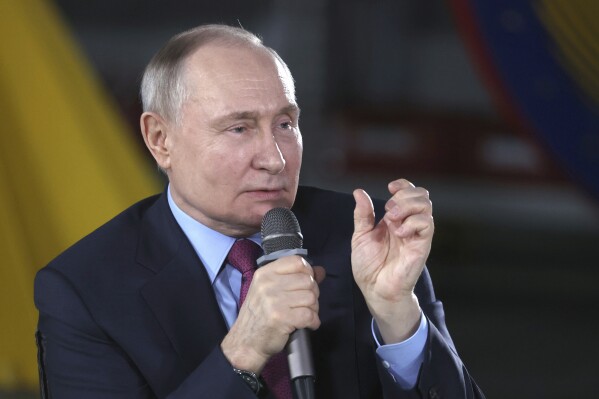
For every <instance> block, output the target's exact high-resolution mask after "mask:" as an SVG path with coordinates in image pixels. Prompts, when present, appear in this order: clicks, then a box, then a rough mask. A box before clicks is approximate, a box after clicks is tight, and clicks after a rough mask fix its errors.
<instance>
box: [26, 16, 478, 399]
mask: <svg viewBox="0 0 599 399" xmlns="http://www.w3.org/2000/svg"><path fill="white" fill-rule="evenodd" d="M142 100H143V103H144V113H143V115H142V116H141V131H142V135H143V138H144V140H145V143H146V145H147V147H148V149H149V150H150V152H151V153H152V155H153V156H154V158H155V159H156V162H157V163H158V165H159V167H160V168H161V169H162V170H163V171H164V172H165V173H166V174H167V176H168V179H169V185H168V188H167V190H166V191H165V193H163V194H162V195H160V196H155V197H151V198H148V199H146V200H143V201H141V202H140V203H138V204H136V205H134V206H133V207H131V208H130V209H128V210H126V211H125V212H123V213H122V214H121V215H119V216H117V217H116V218H115V219H113V220H112V221H110V222H108V223H107V224H106V225H104V226H102V227H101V228H100V229H98V230H97V231H95V232H94V233H92V234H91V235H89V236H88V237H86V238H84V239H83V240H81V241H80V242H79V243H77V244H75V245H74V246H73V247H72V248H70V249H68V250H67V251H65V253H63V254H62V255H61V256H59V257H58V258H57V259H55V260H54V261H52V262H51V263H50V264H49V265H48V266H47V267H46V268H44V269H43V270H42V271H40V272H39V273H38V275H37V277H36V283H35V284H36V287H35V289H36V291H35V300H36V305H37V307H38V309H39V311H40V319H39V331H38V334H37V338H38V344H39V349H40V365H41V371H42V391H43V392H44V394H46V395H48V397H54V398H155V397H158V398H255V397H256V396H262V395H263V393H264V392H265V390H267V391H266V392H267V395H271V397H274V396H277V397H291V396H289V395H290V393H289V380H288V377H286V376H287V373H288V372H287V370H285V369H284V368H285V367H286V366H284V363H281V362H280V357H281V356H282V355H281V354H280V352H281V351H282V350H283V349H284V346H285V344H286V342H287V340H288V338H289V335H290V334H291V333H292V332H293V331H294V330H296V329H302V328H308V329H310V330H313V332H312V346H313V352H314V358H315V359H314V362H315V368H316V374H317V383H316V394H317V397H319V398H378V397H382V396H384V397H388V398H403V397H406V398H409V397H451V398H462V397H463V398H474V397H482V394H481V393H480V391H479V389H478V387H477V386H476V384H475V383H474V382H473V380H472V379H471V378H470V376H469V375H468V373H467V371H466V369H465V367H464V366H463V364H462V362H461V360H460V359H459V357H458V355H457V354H456V352H455V348H454V347H453V343H452V342H451V338H450V337H449V334H448V332H447V330H446V327H445V323H444V315H443V308H442V306H441V303H440V302H438V301H436V299H435V297H434V293H433V289H432V284H431V282H430V278H429V276H428V272H427V271H426V269H425V266H424V264H425V261H426V258H427V256H428V254H429V251H430V246H431V240H432V236H433V219H432V206H431V203H430V201H429V198H428V193H427V192H426V190H424V189H422V188H416V187H414V186H413V185H412V184H411V183H409V182H408V181H406V180H403V179H400V180H396V181H393V182H391V183H390V184H389V192H390V194H391V198H390V199H389V201H387V202H386V203H385V204H381V203H378V202H377V204H376V208H377V209H376V216H378V217H379V218H380V217H381V216H382V218H381V219H380V220H379V221H376V220H375V209H374V207H373V203H372V201H371V200H370V198H369V196H368V195H367V194H366V193H365V192H364V191H362V190H356V191H355V192H354V199H355V202H354V201H353V200H351V197H349V196H346V195H342V194H336V193H332V192H328V191H324V190H319V189H314V188H305V187H300V188H299V189H298V179H299V171H300V165H301V159H302V139H301V134H300V131H299V127H298V119H299V112H300V111H299V107H298V105H297V103H296V99H295V89H294V83H293V79H292V76H291V73H290V72H289V70H288V68H287V66H286V65H285V63H284V62H283V61H282V60H281V59H280V57H279V56H278V55H277V54H276V53H275V52H274V51H273V50H272V49H269V48H267V47H265V46H264V45H263V44H262V43H261V41H260V40H259V39H258V38H256V37H255V36H254V35H252V34H251V33H249V32H247V31H244V30H242V29H239V28H232V27H227V26H220V25H207V26H202V27H199V28H196V29H192V30H190V31H188V32H185V33H182V34H181V35H178V36H176V37H174V38H173V39H171V41H169V43H167V45H166V46H165V47H164V48H163V49H161V50H160V51H159V52H158V53H157V54H156V56H155V57H154V58H153V59H152V61H151V62H150V64H149V65H148V67H147V69H146V72H145V74H144V79H143V82H142ZM273 207H288V208H290V207H293V210H294V212H295V213H296V215H297V217H298V220H299V222H300V225H301V226H302V230H303V232H304V236H305V242H304V246H305V248H307V249H308V251H309V256H310V259H311V260H312V261H313V263H314V264H315V265H318V266H314V267H311V266H310V265H309V264H308V263H307V262H306V260H304V259H303V258H301V257H297V256H289V257H284V258H281V259H279V260H276V261H274V262H271V263H269V264H267V265H266V266H263V267H261V268H260V269H258V270H257V271H255V272H253V269H252V271H251V273H253V277H252V278H251V285H249V290H248V289H247V287H248V285H247V283H249V280H247V279H246V277H245V276H246V275H245V271H242V272H243V273H244V274H243V276H244V277H243V278H242V275H241V274H242V272H240V271H238V270H236V267H237V266H236V265H234V264H235V263H236V261H234V260H232V259H233V258H234V256H232V255H231V253H233V252H234V249H233V248H236V247H238V244H239V245H246V244H247V245H249V247H248V248H250V247H253V246H254V244H251V243H250V241H248V240H247V239H248V238H249V240H251V241H254V242H258V243H259V242H260V238H259V234H258V233H259V230H260V223H261V220H262V217H263V215H264V214H265V213H266V212H267V211H268V210H270V209H271V208H273ZM352 213H353V223H352V217H351V215H352ZM253 259H255V257H254V258H253ZM325 274H326V277H325ZM244 286H245V292H243V291H244ZM240 291H241V292H240ZM283 356H284V355H283ZM277 359H278V360H277ZM275 364H276V365H278V366H276V367H275V366H273V365H275ZM282 364H283V366H281V365H282ZM273 370H275V371H273ZM273 373H274V374H273ZM260 375H262V376H263V377H264V378H265V379H266V382H263V381H262V379H261V378H260V379H258V378H257V377H258V376H260ZM272 375H276V376H275V377H272ZM256 384H258V385H256ZM263 385H266V386H267V387H264V386H263ZM268 391H270V393H268Z"/></svg>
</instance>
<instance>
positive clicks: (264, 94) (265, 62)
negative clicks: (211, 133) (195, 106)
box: [183, 45, 295, 104]
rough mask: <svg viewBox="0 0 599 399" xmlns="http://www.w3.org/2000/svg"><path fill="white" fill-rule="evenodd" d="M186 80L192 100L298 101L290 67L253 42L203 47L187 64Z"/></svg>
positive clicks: (185, 67) (184, 74)
mask: <svg viewBox="0 0 599 399" xmlns="http://www.w3.org/2000/svg"><path fill="white" fill-rule="evenodd" d="M183 82H184V84H185V86H186V89H187V92H188V93H187V94H188V98H189V99H190V100H191V101H201V100H209V101H218V100H219V99H221V98H226V99H227V100H228V101H231V100H233V99H235V98H237V99H243V98H248V97H254V98H256V99H257V100H262V101H265V100H267V99H271V100H275V99H277V98H278V97H282V98H285V99H286V100H287V101H288V102H290V103H293V104H295V88H294V83H293V78H292V77H291V74H290V73H289V70H288V69H287V68H286V67H285V66H284V65H283V64H282V62H281V61H280V60H279V59H278V58H277V57H275V56H274V55H273V54H272V53H271V52H270V51H268V50H267V49H266V48H262V47H258V46H253V45H233V46H219V45H207V46H204V47H201V48H200V49H198V50H196V51H195V52H194V53H193V54H192V55H191V56H190V57H189V58H188V59H187V60H186V62H185V64H184V65H183ZM278 100H279V101H280V100H281V98H278Z"/></svg>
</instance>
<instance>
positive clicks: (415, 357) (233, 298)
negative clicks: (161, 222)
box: [167, 186, 428, 389]
mask: <svg viewBox="0 0 599 399" xmlns="http://www.w3.org/2000/svg"><path fill="white" fill-rule="evenodd" d="M167 195H168V204H169V206H170V209H171V211H172V212H173V215H174V216H175V219H176V221H177V223H178V224H179V226H181V229H182V230H183V232H184V233H185V235H186V236H187V238H188V239H189V241H190V242H191V245H192V246H193V248H194V250H195V251H196V253H197V254H198V256H199V258H200V260H201V261H202V264H203V265H204V267H205V268H206V272H207V273H208V277H209V278H210V282H211V283H212V288H213V289H214V294H215V295H216V300H217V302H218V304H219V306H220V310H221V312H222V314H223V317H224V319H225V321H226V322H227V325H228V326H229V328H231V326H232V325H233V323H234V322H235V320H236V319H237V313H238V304H239V293H240V291H241V273H240V272H239V271H238V270H236V269H235V268H234V267H233V266H231V265H229V264H225V259H226V258H227V254H228V253H229V250H230V249H231V247H232V246H233V243H234V242H235V238H233V237H229V236H226V235H223V234H221V233H219V232H217V231H214V230H212V229H210V228H208V227H206V226H204V225H203V224H202V223H200V222H198V221H197V220H195V219H193V218H192V217H191V216H189V215H187V214H186V213H185V212H183V211H182V210H181V209H180V208H179V207H178V206H177V204H175V201H174V200H173V198H172V196H171V192H170V186H169V188H168V190H167ZM248 238H249V239H250V240H252V241H254V242H255V243H257V244H258V245H260V244H261V241H262V239H261V237H260V234H259V233H257V234H255V235H253V236H251V237H248ZM223 264H225V266H224V267H222V270H221V266H222V265H223ZM375 331H376V326H375V323H374V320H373V322H372V335H373V336H374V339H375V341H376V343H377V345H378V349H377V350H376V353H377V355H378V356H379V358H380V360H381V362H382V365H383V367H385V368H386V369H387V370H388V371H389V373H390V374H391V376H392V377H393V379H394V380H395V381H396V382H397V383H398V384H399V385H400V386H401V387H402V388H403V389H410V388H412V387H413V386H414V385H415V384H416V380H417V378H418V372H419V370H420V365H421V364H422V361H423V360H424V346H425V343H426V338H427V336H428V320H427V319H426V317H424V315H421V316H420V325H419V327H418V330H417V331H416V333H414V335H413V336H412V337H410V338H408V339H407V340H405V341H403V342H400V343H397V344H392V345H384V344H381V343H380V342H379V340H378V339H377V334H376V333H375Z"/></svg>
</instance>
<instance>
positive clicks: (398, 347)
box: [371, 312, 428, 389]
mask: <svg viewBox="0 0 599 399" xmlns="http://www.w3.org/2000/svg"><path fill="white" fill-rule="evenodd" d="M371 328H372V336H373V337H374V341H375V342H376V344H377V347H378V348H377V350H376V354H377V355H378V357H379V359H380V360H381V363H382V365H383V367H384V368H385V369H386V370H387V371H388V372H389V374H391V377H393V380H395V382H397V383H398V384H399V386H400V387H401V388H402V389H412V388H413V387H414V386H415V385H416V382H417V380H418V372H419V371H420V365H421V364H422V362H423V361H424V347H425V345H426V340H427V337H428V319H427V318H426V317H424V314H423V313H422V312H421V313H420V325H419V326H418V329H417V330H416V332H415V333H414V334H413V335H412V336H411V337H410V338H408V339H406V340H405V341H403V342H399V343H397V344H390V345H385V344H381V342H379V338H378V337H379V332H378V327H377V326H376V324H375V323H374V319H372V327H371ZM381 341H382V339H381Z"/></svg>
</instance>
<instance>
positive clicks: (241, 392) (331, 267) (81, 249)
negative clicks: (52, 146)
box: [35, 187, 481, 399]
mask: <svg viewBox="0 0 599 399" xmlns="http://www.w3.org/2000/svg"><path fill="white" fill-rule="evenodd" d="M353 207H354V201H353V199H352V198H351V196H349V195H343V194H337V193H332V192H329V191H323V190H319V189H314V188H305V187H300V190H299V192H298V196H297V200H296V203H295V205H294V209H293V210H294V212H295V214H296V216H297V218H298V220H299V222H300V225H301V226H302V231H303V233H304V237H305V242H304V247H305V248H307V249H308V253H309V258H310V259H311V260H312V261H313V263H314V264H318V265H322V266H324V267H325V268H326V271H327V278H326V279H325V281H324V282H323V283H322V284H321V287H320V292H321V295H320V318H321V322H322V324H321V327H320V328H319V329H318V330H317V331H314V332H313V333H312V346H313V352H314V362H315V368H316V373H317V385H316V387H317V397H318V398H321V399H325V398H327V399H328V398H343V399H349V398H380V397H383V396H385V397H389V398H391V397H393V398H404V397H405V398H411V397H414V398H417V397H433V398H439V397H445V398H462V397H464V398H466V397H467V398H471V397H479V396H480V395H481V394H480V393H479V391H478V388H477V387H476V385H475V384H474V382H473V381H472V380H471V378H470V376H469V374H468V372H467V371H466V369H465V368H464V366H463V364H462V362H461V360H460V358H459V357H458V355H457V353H456V351H455V348H454V346H453V343H452V341H451V338H450V337H449V334H448V332H447V329H446V327H445V321H444V313H443V308H442V305H441V303H440V302H438V301H437V300H436V299H435V296H434V293H433V287H432V284H431V281H430V277H429V274H428V271H427V270H425V271H424V272H423V274H422V277H421V278H420V280H419V282H418V284H417V287H416V293H417V295H418V298H419V300H420V304H421V307H422V309H423V310H424V312H425V314H426V316H427V317H428V319H429V321H430V325H429V330H430V333H429V338H428V343H427V346H426V356H425V362H424V364H423V366H422V368H421V371H420V376H419V380H418V384H417V387H416V388H414V389H413V390H412V391H402V390H400V389H398V388H397V386H396V385H395V384H394V383H393V381H392V378H391V377H390V375H389V374H388V373H387V372H386V371H385V370H383V369H382V367H381V368H380V369H379V366H378V365H379V363H380V362H379V361H376V354H375V350H374V343H373V339H372V334H371V331H370V323H371V316H370V315H369V313H368V310H367V307H366V304H365V302H364V299H363V297H362V295H361V293H360V291H359V289H358V288H357V286H356V285H355V283H354V281H353V277H352V273H351V266H350V240H351V235H352V232H353V216H352V212H353ZM377 207H378V208H379V210H378V214H379V215H382V214H383V212H382V210H381V209H382V206H381V204H380V203H378V204H377ZM35 303H36V306H37V308H38V309H39V313H40V315H39V325H38V333H37V338H38V347H39V355H40V356H39V357H40V371H41V389H42V393H43V394H45V395H47V396H48V397H50V398H60V399H70V398H76V399H81V398H86V399H87V398H89V399H95V398H112V399H116V398H128V399H131V398H172V399H175V398H176V399H180V398H194V399H195V398H210V399H218V398H240V399H243V398H248V399H251V398H255V396H254V395H253V393H252V392H251V391H250V390H249V388H248V387H247V386H246V385H245V383H244V382H243V381H242V380H241V378H240V377H239V376H237V375H236V374H234V373H233V371H232V369H231V365H230V364H229V363H228V361H227V359H226V358H225V357H224V355H223V353H222V351H221V349H220V346H219V345H220V342H221V341H222V339H223V337H224V336H225V334H226V333H227V327H226V324H225V321H224V319H223V317H222V314H221V312H220V309H219V307H218V304H217V302H216V299H215V296H214V293H213V290H212V287H211V285H210V282H209V279H208V276H207V274H206V271H205V269H204V267H202V265H201V262H200V260H199V258H198V257H197V255H196V253H195V252H194V249H193V248H192V246H191V244H190V242H189V241H188V240H187V238H186V237H185V235H184V234H183V232H182V230H181V229H180V227H179V225H178V224H177V222H176V221H175V219H174V217H173V215H172V213H171V211H170V209H169V206H168V203H167V199H166V194H164V193H163V194H162V195H159V196H154V197H150V198H148V199H145V200H143V201H141V202H139V203H137V204H135V205H133V206H132V207H131V208H129V209H127V210H126V211H124V212H123V213H121V214H120V215H118V216H117V217H115V218H114V219H113V220H111V221H110V222H108V223H107V224H106V225H104V226H102V227H100V228H99V229H98V230H96V231H95V232H93V233H92V234H90V235H89V236H87V237H85V238H84V239H82V240H81V241H80V242H78V243H77V244H75V245H74V246H72V247H71V248H69V249H68V250H67V251H65V252H64V253H63V254H61V255H60V256H59V257H58V258H56V259H55V260H53V261H52V262H51V263H50V264H49V265H48V266H47V267H45V268H44V269H42V270H41V271H40V272H39V273H38V275H37V277H36V280H35ZM435 395H436V396H435Z"/></svg>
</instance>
